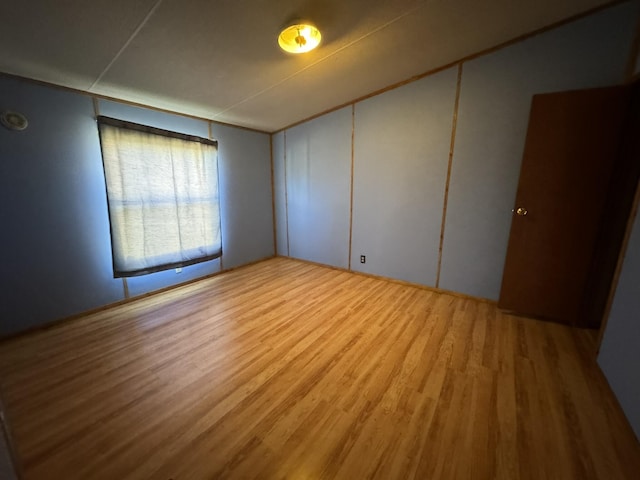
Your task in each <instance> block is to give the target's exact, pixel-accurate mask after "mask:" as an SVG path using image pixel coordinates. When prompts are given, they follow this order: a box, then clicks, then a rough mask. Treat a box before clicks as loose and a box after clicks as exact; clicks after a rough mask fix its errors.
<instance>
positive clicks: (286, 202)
mask: <svg viewBox="0 0 640 480" xmlns="http://www.w3.org/2000/svg"><path fill="white" fill-rule="evenodd" d="M282 137H283V142H282V145H283V148H282V151H283V152H282V153H283V160H284V216H285V226H286V228H287V257H290V256H291V251H290V248H289V187H288V182H287V131H286V130H285V131H284V132H283V133H282Z"/></svg>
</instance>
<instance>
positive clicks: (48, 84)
mask: <svg viewBox="0 0 640 480" xmlns="http://www.w3.org/2000/svg"><path fill="white" fill-rule="evenodd" d="M0 77H6V78H13V79H15V80H19V81H22V82H27V83H32V84H35V85H40V86H43V87H49V88H53V89H56V90H62V91H66V92H69V93H76V94H78V95H82V96H85V97H92V98H97V99H100V100H107V101H110V102H116V103H121V104H122V105H129V106H131V107H138V108H146V109H148V110H153V111H154V112H160V113H168V114H170V115H178V116H180V117H184V118H191V119H193V120H201V121H204V122H211V123H215V124H217V125H223V126H225V127H232V128H239V129H240V130H247V131H249V132H255V133H264V134H267V135H270V134H271V132H269V131H267V130H259V129H257V128H250V127H244V126H242V125H234V124H232V123H225V122H220V121H218V120H212V119H210V118H205V117H199V116H197V115H191V114H188V113H181V112H177V111H175V110H169V109H168V108H160V107H154V106H152V105H145V104H144V103H139V102H132V101H130V100H124V99H121V98H116V97H111V96H109V95H101V94H99V93H91V92H88V91H86V90H80V89H78V88H72V87H65V86H64V85H57V84H55V83H51V82H45V81H43V80H36V79H34V78H29V77H23V76H20V75H14V74H12V73H4V72H0Z"/></svg>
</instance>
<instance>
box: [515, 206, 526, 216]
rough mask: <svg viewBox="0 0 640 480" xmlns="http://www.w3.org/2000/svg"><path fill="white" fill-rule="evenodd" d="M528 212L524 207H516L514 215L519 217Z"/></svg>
mask: <svg viewBox="0 0 640 480" xmlns="http://www.w3.org/2000/svg"><path fill="white" fill-rule="evenodd" d="M527 213H529V212H528V210H527V209H526V208H524V207H518V209H517V210H516V215H520V216H521V217H524V216H525V215H526V214H527Z"/></svg>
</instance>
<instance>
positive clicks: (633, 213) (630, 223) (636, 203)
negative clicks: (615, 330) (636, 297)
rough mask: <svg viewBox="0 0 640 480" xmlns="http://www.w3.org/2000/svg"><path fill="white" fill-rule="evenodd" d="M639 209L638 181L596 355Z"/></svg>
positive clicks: (639, 184) (597, 343)
mask: <svg viewBox="0 0 640 480" xmlns="http://www.w3.org/2000/svg"><path fill="white" fill-rule="evenodd" d="M639 209H640V181H639V182H638V185H637V187H636V194H635V197H634V199H633V205H632V207H631V212H630V214H629V220H627V228H626V231H625V234H624V238H623V240H622V245H621V246H620V254H619V255H618V263H617V264H616V269H615V271H614V272H613V279H612V280H611V287H610V289H609V297H608V298H607V303H606V304H605V307H604V313H603V315H602V323H601V325H600V330H599V332H598V340H597V341H596V354H597V353H598V352H600V347H601V345H602V339H603V338H604V332H605V330H606V329H607V323H608V322H609V315H610V314H611V307H612V306H613V299H614V298H615V295H616V289H617V288H618V282H619V281H620V273H621V272H622V265H623V264H624V259H625V256H626V253H627V247H628V246H629V239H630V238H631V230H633V224H634V222H635V219H636V216H637V215H638V210H639Z"/></svg>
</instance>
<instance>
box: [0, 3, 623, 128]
mask: <svg viewBox="0 0 640 480" xmlns="http://www.w3.org/2000/svg"><path fill="white" fill-rule="evenodd" d="M608 3H611V2H610V0H519V1H514V0H483V1H478V0H56V1H53V0H20V1H14V2H9V1H5V2H0V71H1V72H4V73H10V74H14V75H19V76H23V77H28V78H33V79H36V80H41V81H45V82H50V83H53V84H57V85H62V86H66V87H71V88H74V89H79V90H83V91H88V92H91V93H95V94H99V95H106V96H111V97H116V98H119V99H123V100H127V101H132V102H137V103H142V104H145V105H150V106H153V107H157V108H162V109H167V110H171V111H175V112H180V113H186V114H191V115H196V116H199V117H204V118H208V119H212V120H216V121H220V122H225V123H232V124H235V125H241V126H245V127H249V128H255V129H258V130H264V131H268V132H272V131H276V130H279V129H281V128H283V127H285V126H287V125H290V124H292V123H295V122H297V121H300V120H303V119H305V118H308V117H310V116H313V115H315V114H318V113H320V112H323V111H326V110H329V109H331V108H334V107H336V106H339V105H342V104H345V103H348V102H350V101H352V100H354V99H356V98H360V97H363V96H365V95H367V94H369V93H372V92H375V91H377V90H379V89H382V88H384V87H386V86H389V85H392V84H395V83H397V82H401V81H403V80H406V79H409V78H411V77H413V76H415V75H419V74H421V73H424V72H427V71H430V70H433V69H436V68H438V67H441V66H444V65H447V64H450V63H451V62H454V61H456V60H460V59H462V58H464V57H466V56H469V55H472V54H474V53H477V52H480V51H483V50H486V49H488V48H491V47H494V46H496V45H500V44H501V43H504V42H507V41H509V40H511V39H513V38H516V37H518V36H521V35H523V34H527V33H529V32H533V31H536V30H538V29H540V28H543V27H545V26H548V25H551V24H553V23H555V22H558V21H561V20H564V19H566V18H569V17H572V16H575V15H577V14H580V13H583V12H585V11H588V10H590V9H592V8H595V7H598V6H601V5H606V4H608ZM296 17H298V18H299V17H303V18H308V19H311V20H312V21H313V22H314V23H316V25H317V26H318V27H319V28H320V30H321V32H322V43H321V45H320V47H319V48H318V49H316V50H314V51H312V52H309V53H307V54H303V55H299V56H295V55H291V54H286V53H284V52H282V51H281V50H280V49H279V47H278V44H277V34H278V32H279V31H280V29H281V27H282V26H284V25H285V24H286V23H287V22H288V21H290V20H292V19H294V18H296Z"/></svg>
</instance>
